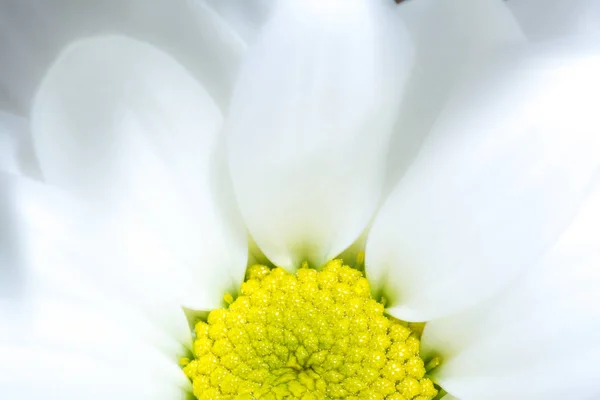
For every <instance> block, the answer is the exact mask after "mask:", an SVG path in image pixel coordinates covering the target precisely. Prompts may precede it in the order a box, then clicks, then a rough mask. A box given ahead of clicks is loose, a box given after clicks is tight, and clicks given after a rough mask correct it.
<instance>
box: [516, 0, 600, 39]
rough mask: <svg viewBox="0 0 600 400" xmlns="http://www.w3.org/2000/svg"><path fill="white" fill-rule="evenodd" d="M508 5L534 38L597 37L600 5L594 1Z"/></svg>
mask: <svg viewBox="0 0 600 400" xmlns="http://www.w3.org/2000/svg"><path fill="white" fill-rule="evenodd" d="M507 4H508V6H509V8H510V9H511V10H512V12H513V13H514V15H515V17H516V18H517V20H518V21H519V23H520V25H521V26H522V27H523V30H524V32H525V33H526V34H527V35H528V36H529V37H531V38H533V39H547V38H550V37H557V36H563V35H590V34H591V35H594V36H595V37H598V36H599V35H600V3H598V2H597V1H595V0H510V1H507Z"/></svg>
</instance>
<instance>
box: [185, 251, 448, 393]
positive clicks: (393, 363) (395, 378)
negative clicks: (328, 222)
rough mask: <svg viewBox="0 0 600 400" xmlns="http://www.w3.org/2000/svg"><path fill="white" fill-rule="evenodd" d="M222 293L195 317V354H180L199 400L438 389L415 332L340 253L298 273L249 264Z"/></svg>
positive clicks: (406, 391)
mask: <svg viewBox="0 0 600 400" xmlns="http://www.w3.org/2000/svg"><path fill="white" fill-rule="evenodd" d="M226 297H227V296H226ZM229 297H230V296H229ZM228 302H229V303H230V305H229V307H228V308H227V309H218V310H214V311H212V312H211V313H210V314H209V316H208V320H207V322H199V323H198V324H196V327H195V333H196V340H195V341H194V346H193V353H194V359H193V360H191V361H190V360H189V359H184V360H182V363H183V365H184V368H183V370H184V372H185V374H186V375H187V376H188V377H189V378H190V379H191V380H192V382H193V391H194V395H195V396H196V397H197V398H198V399H200V400H204V399H207V400H208V399H240V400H242V399H248V400H251V399H273V400H276V399H277V400H279V399H295V398H297V399H305V400H310V399H339V398H344V399H390V400H411V399H412V400H431V399H433V398H434V397H435V396H436V395H437V390H436V389H435V388H434V385H433V382H432V381H431V380H430V379H428V378H426V377H425V372H426V371H425V366H424V363H423V360H422V359H421V358H420V357H419V344H420V343H419V339H418V337H417V336H416V334H415V333H414V332H413V331H412V330H411V329H410V327H409V326H408V324H406V323H404V322H400V321H398V320H394V319H391V318H388V317H386V316H385V315H384V307H383V305H382V304H380V303H378V302H376V301H375V300H373V299H372V298H371V295H370V288H369V282H368V281H367V279H365V278H364V277H363V276H362V274H361V273H360V272H359V271H357V270H355V269H352V268H350V267H348V266H345V265H342V262H341V261H340V260H334V261H331V262H330V263H328V264H327V265H326V266H325V267H324V268H323V269H322V270H321V271H316V270H314V269H309V268H301V269H300V270H298V272H297V273H296V274H295V275H293V274H290V273H288V272H286V271H285V270H283V269H282V268H275V269H272V270H271V269H269V268H268V267H265V266H261V265H257V266H253V267H251V268H250V269H249V273H248V280H247V281H246V282H244V283H243V284H242V288H241V295H240V296H239V297H238V298H237V299H236V300H235V301H233V298H231V297H230V298H229V301H228Z"/></svg>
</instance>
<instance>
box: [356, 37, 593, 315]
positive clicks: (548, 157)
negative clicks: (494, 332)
mask: <svg viewBox="0 0 600 400" xmlns="http://www.w3.org/2000/svg"><path fill="white" fill-rule="evenodd" d="M509 58H510V57H509ZM490 64H491V65H492V67H483V68H481V69H479V70H475V71H472V72H471V74H470V79H469V80H468V82H467V83H466V84H465V86H464V88H463V89H462V90H461V91H460V92H459V93H457V95H456V96H454V97H453V98H452V99H451V101H450V102H449V103H448V105H447V106H446V108H445V109H444V112H443V114H442V115H441V116H440V118H439V119H438V121H437V122H436V125H435V128H434V132H433V134H432V136H430V137H429V139H428V140H427V142H426V143H425V145H424V146H423V148H422V150H421V152H420V153H419V155H418V156H417V158H416V160H415V162H414V163H413V164H412V165H411V167H410V169H409V171H408V172H407V174H406V175H405V177H404V178H403V179H402V180H401V181H400V183H399V184H398V186H397V187H396V189H395V190H394V192H393V193H392V195H391V196H390V198H389V199H388V200H387V202H386V203H385V205H384V206H383V209H382V210H381V212H380V213H379V215H378V216H377V219H376V221H375V223H374V225H373V228H372V230H371V233H370V236H369V238H368V241H367V275H368V277H369V278H370V279H371V280H372V282H373V283H374V287H375V289H376V292H378V291H380V292H383V294H384V295H385V296H386V297H387V298H388V301H389V303H388V306H389V309H388V311H389V312H390V313H391V314H392V315H394V316H396V317H399V318H402V319H407V320H413V321H414V320H417V321H426V320H430V319H431V318H435V317H439V316H442V315H446V314H448V313H451V312H454V311H456V310H458V309H461V308H463V307H467V306H470V305H472V304H474V303H477V302H478V301H480V300H481V299H483V298H486V297H489V296H492V295H493V294H494V293H495V292H496V291H498V290H500V289H502V288H503V287H504V286H505V285H506V284H507V283H508V282H509V281H510V280H511V279H512V278H513V277H514V276H515V275H516V274H517V273H519V271H521V270H522V268H523V267H527V266H530V265H531V263H533V262H535V261H537V259H538V258H539V257H540V256H541V255H542V254H543V252H544V251H545V250H546V249H547V247H548V246H550V245H552V243H553V241H554V240H555V239H556V237H557V236H558V235H559V234H560V233H561V232H562V230H563V229H564V228H565V226H566V225H567V224H568V223H569V221H570V219H571V218H572V216H573V215H574V213H575V212H576V210H577V208H578V207H579V205H580V203H581V201H582V199H583V198H584V197H585V195H586V193H587V190H588V187H589V185H590V182H592V180H593V179H594V176H595V175H597V173H598V170H599V167H600V135H598V132H600V118H599V114H598V111H597V104H599V103H600V75H599V74H598V71H599V70H600V54H598V53H596V52H592V51H588V49H580V48H577V45H576V44H570V45H565V46H558V45H557V46H546V47H541V48H530V49H528V51H524V52H523V53H520V54H518V55H517V57H514V59H513V60H512V61H510V60H507V61H505V62H499V60H490Z"/></svg>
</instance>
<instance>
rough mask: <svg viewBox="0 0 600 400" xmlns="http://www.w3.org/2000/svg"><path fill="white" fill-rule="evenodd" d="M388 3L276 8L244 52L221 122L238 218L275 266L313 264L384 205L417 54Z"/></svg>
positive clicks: (331, 0)
mask: <svg viewBox="0 0 600 400" xmlns="http://www.w3.org/2000/svg"><path fill="white" fill-rule="evenodd" d="M394 6H395V4H394V3H393V2H389V3H387V2H386V3H384V2H379V1H376V2H373V1H367V0H360V1H352V2H345V1H341V0H327V1H324V2H323V1H321V0H320V1H317V0H310V1H299V0H294V1H291V2H282V3H279V6H278V7H277V8H276V9H275V10H274V11H273V14H272V15H273V17H272V19H271V20H270V22H268V23H267V25H266V26H265V28H264V30H263V33H262V35H261V36H260V38H259V39H258V40H257V44H256V46H255V47H254V48H253V49H252V50H250V54H249V55H248V59H247V62H246V64H245V65H244V67H243V68H242V73H241V77H240V80H239V82H238V86H237V88H236V91H235V94H234V99H233V100H232V107H231V110H230V114H229V116H228V120H227V129H226V132H227V133H228V150H229V164H230V166H231V171H232V177H233V181H234V188H235V190H236V194H237V198H238V202H239V204H240V208H241V210H242V214H243V216H244V219H245V221H246V223H247V225H248V227H249V230H250V233H251V234H252V236H253V237H254V239H255V240H256V242H257V244H258V245H259V247H260V248H261V249H262V250H263V251H264V253H265V254H266V255H267V256H268V257H269V259H271V260H272V261H273V262H274V263H275V264H277V265H281V266H284V267H294V266H298V265H299V263H300V262H301V261H303V260H309V261H310V262H311V263H313V264H314V265H320V264H321V263H323V262H325V261H326V260H327V259H329V258H331V257H333V256H335V255H336V254H338V253H339V252H341V251H342V250H343V249H344V248H345V247H347V246H349V245H350V244H351V243H352V242H353V241H354V240H355V239H356V238H357V237H358V236H359V235H360V233H361V232H362V230H363V229H364V228H365V227H366V225H367V223H368V222H369V220H370V219H371V217H372V214H373V211H374V210H375V207H376V206H377V204H378V202H379V199H380V192H381V188H382V181H383V175H384V158H385V157H384V151H385V148H386V144H387V141H388V139H389V134H390V133H391V130H392V126H393V123H394V121H395V118H396V114H397V113H396V112H397V109H398V107H399V101H400V98H401V94H402V91H403V90H402V89H403V85H404V82H405V78H406V75H407V73H408V71H409V70H410V67H411V65H412V48H411V45H410V43H409V42H408V40H407V37H406V33H405V32H404V28H403V25H402V23H401V21H399V20H398V18H397V15H395V14H394V12H393V11H394V10H393V8H394Z"/></svg>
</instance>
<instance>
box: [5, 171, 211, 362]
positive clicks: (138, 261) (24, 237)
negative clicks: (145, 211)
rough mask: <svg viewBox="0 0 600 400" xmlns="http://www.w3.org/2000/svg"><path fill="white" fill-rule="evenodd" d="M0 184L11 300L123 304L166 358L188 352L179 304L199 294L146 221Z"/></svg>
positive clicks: (20, 181) (40, 190)
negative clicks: (14, 279) (40, 297)
mask: <svg viewBox="0 0 600 400" xmlns="http://www.w3.org/2000/svg"><path fill="white" fill-rule="evenodd" d="M0 178H1V180H0V189H1V192H2V193H3V198H4V199H6V201H7V203H9V204H8V205H9V206H10V208H9V211H10V212H11V213H10V214H9V215H10V217H11V219H10V225H9V227H10V230H9V231H8V235H7V237H8V238H9V239H10V241H8V242H3V243H2V244H3V248H2V250H1V252H0V254H1V255H2V257H3V258H6V259H8V260H9V261H10V262H11V263H12V264H11V266H12V267H13V268H18V269H19V272H20V275H21V280H20V281H19V282H18V283H19V287H18V288H12V289H13V291H14V292H16V295H14V296H12V299H17V300H19V299H22V298H27V297H28V296H30V295H31V293H36V292H37V290H38V288H40V287H41V288H42V289H46V288H51V289H52V290H53V291H55V292H56V293H60V294H63V295H66V294H72V295H76V296H80V297H85V298H88V299H96V300H97V302H98V303H100V304H110V303H114V302H121V303H124V304H127V306H121V307H120V308H121V309H123V310H126V309H129V310H135V313H134V314H136V315H138V316H139V318H137V319H136V320H135V324H134V319H132V318H126V320H127V321H128V323H130V324H131V325H136V326H137V328H136V329H137V330H139V331H142V330H143V331H144V332H145V334H146V336H147V337H148V340H149V341H152V342H153V343H155V344H157V346H160V348H161V349H162V350H164V351H165V352H167V353H178V352H181V351H182V349H184V348H185V347H186V346H189V342H190V332H189V329H188V324H187V322H186V321H185V318H184V314H183V311H182V310H181V303H182V302H183V301H185V300H186V299H192V300H196V301H198V300H197V298H200V299H202V298H203V295H202V289H203V288H202V286H201V285H200V287H199V286H194V285H193V284H192V283H191V282H193V281H191V279H190V277H189V274H186V272H187V271H186V270H185V268H181V267H180V266H179V265H178V264H177V263H175V262H173V260H172V259H171V258H169V257H168V255H165V254H164V250H163V249H162V247H161V246H160V243H156V241H153V240H152V238H151V237H149V235H148V233H147V232H148V229H147V227H146V226H145V225H144V224H143V221H141V222H138V223H133V221H131V222H130V223H125V221H123V220H119V221H114V219H112V218H111V216H110V215H107V214H105V213H101V212H98V211H97V210H95V209H94V208H92V207H87V206H85V205H84V204H81V203H80V202H76V201H73V200H72V199H71V198H69V197H68V196H66V195H65V194H64V193H62V192H60V191H57V190H55V189H53V188H50V187H48V186H47V185H44V184H40V183H37V182H34V181H31V180H28V179H25V178H18V177H14V176H8V175H0ZM3 228H4V227H3ZM5 229H6V228H5ZM5 245H6V246H5ZM15 289H16V290H15ZM188 301H190V300H188ZM205 306H206V307H209V306H210V304H206V305H205ZM132 312H133V311H132ZM23 314H24V315H28V314H29V313H27V312H24V313H23ZM142 328H143V329H142Z"/></svg>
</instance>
